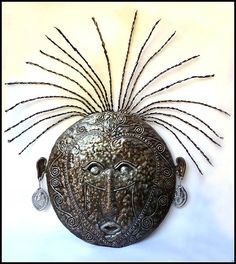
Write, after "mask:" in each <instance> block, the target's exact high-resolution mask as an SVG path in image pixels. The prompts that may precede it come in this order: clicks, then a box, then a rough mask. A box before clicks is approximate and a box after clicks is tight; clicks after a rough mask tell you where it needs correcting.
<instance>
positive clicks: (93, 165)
mask: <svg viewBox="0 0 236 264" xmlns="http://www.w3.org/2000/svg"><path fill="white" fill-rule="evenodd" d="M103 169H104V168H103V166H102V164H101V163H99V162H96V161H92V162H90V163H89V164H88V165H87V166H85V167H84V170H87V171H88V172H89V173H91V174H92V175H98V174H99V173H100V172H101V171H102V170H103Z"/></svg>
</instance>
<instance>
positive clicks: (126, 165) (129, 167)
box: [115, 161, 136, 174]
mask: <svg viewBox="0 0 236 264" xmlns="http://www.w3.org/2000/svg"><path fill="white" fill-rule="evenodd" d="M115 169H116V170H118V171H119V172H120V173H121V174H130V173H131V172H133V171H135V169H136V168H135V166H134V165H133V164H132V163H130V162H128V161H122V162H119V163H118V164H117V165H116V166H115Z"/></svg>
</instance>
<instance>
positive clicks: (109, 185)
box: [104, 169, 114, 215]
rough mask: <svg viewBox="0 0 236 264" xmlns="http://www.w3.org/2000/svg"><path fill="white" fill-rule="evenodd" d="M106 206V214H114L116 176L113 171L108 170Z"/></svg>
mask: <svg viewBox="0 0 236 264" xmlns="http://www.w3.org/2000/svg"><path fill="white" fill-rule="evenodd" d="M105 173H106V206H105V208H104V213H105V214H107V215H109V214H111V213H112V212H113V210H112V205H113V202H114V192H113V189H114V188H113V184H112V177H113V174H114V170H113V169H107V170H106V172H105Z"/></svg>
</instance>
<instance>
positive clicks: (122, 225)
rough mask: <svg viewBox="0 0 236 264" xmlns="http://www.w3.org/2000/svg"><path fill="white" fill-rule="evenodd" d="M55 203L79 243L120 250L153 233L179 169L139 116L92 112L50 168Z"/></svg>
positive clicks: (59, 145) (67, 136)
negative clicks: (118, 248) (81, 241)
mask: <svg viewBox="0 0 236 264" xmlns="http://www.w3.org/2000/svg"><path fill="white" fill-rule="evenodd" d="M47 183H48V190H49V195H50V199H51V203H52V205H53V207H54V209H55V211H56V213H57V216H58V218H59V219H60V221H61V222H62V223H63V224H64V225H65V226H66V227H67V228H68V229H69V230H70V231H71V232H72V233H73V234H75V235H76V236H78V237H79V238H81V239H83V240H85V241H87V242H89V243H92V244H96V245H102V246H110V247H123V246H127V245H130V244H133V243H135V242H138V241H140V240H142V239H143V238H145V237H146V236H147V235H149V234H150V233H151V232H152V231H154V230H155V229H156V228H157V227H158V226H159V224H160V223H161V222H162V220H163V219H164V218H165V216H166V214H167V212H168V210H169V207H170V205H171V203H172V201H173V198H174V194H175V184H176V168H175V165H174V163H173V160H172V157H171V154H170V152H169V150H168V148H167V146H166V144H165V143H164V141H163V140H162V138H161V137H160V136H159V135H158V134H157V132H156V131H155V130H154V129H153V128H152V127H151V126H150V125H148V124H147V123H146V122H145V121H143V120H142V119H141V118H140V117H139V116H138V115H135V114H126V113H123V112H102V113H94V114H90V115H88V116H86V117H85V118H83V119H81V120H79V121H78V122H76V123H75V124H73V125H72V126H71V127H69V128H68V129H67V130H66V131H65V132H64V133H63V134H62V135H61V136H60V137H59V138H58V139H57V141H56V143H55V145H54V147H53V149H52V151H51V154H50V157H49V161H48V165H47Z"/></svg>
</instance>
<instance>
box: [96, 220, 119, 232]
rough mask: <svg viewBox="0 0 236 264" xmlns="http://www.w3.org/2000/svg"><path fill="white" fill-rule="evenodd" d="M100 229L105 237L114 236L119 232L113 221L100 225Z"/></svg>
mask: <svg viewBox="0 0 236 264" xmlns="http://www.w3.org/2000/svg"><path fill="white" fill-rule="evenodd" d="M100 229H101V230H102V231H103V232H104V233H106V234H107V235H115V234H117V233H118V232H119V231H120V230H121V226H120V225H118V224H117V223H115V222H113V221H109V222H106V223H105V224H103V225H101V226H100Z"/></svg>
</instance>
